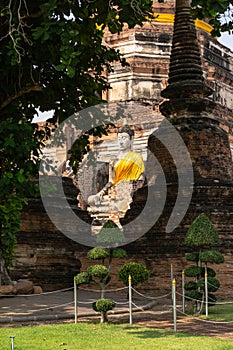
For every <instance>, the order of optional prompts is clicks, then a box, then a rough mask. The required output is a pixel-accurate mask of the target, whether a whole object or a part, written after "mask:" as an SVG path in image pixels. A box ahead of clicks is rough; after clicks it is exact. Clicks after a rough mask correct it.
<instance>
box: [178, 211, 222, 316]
mask: <svg viewBox="0 0 233 350" xmlns="http://www.w3.org/2000/svg"><path fill="white" fill-rule="evenodd" d="M220 242H221V241H220V238H219V236H218V232H217V229H216V227H215V226H214V225H213V224H212V222H211V221H210V220H209V218H208V217H207V216H206V215H204V214H201V215H199V216H198V217H197V218H196V219H195V220H194V221H193V223H192V224H191V226H190V227H189V230H188V232H187V235H186V238H185V243H186V245H188V246H190V247H193V248H194V249H195V250H196V251H195V252H192V253H188V254H187V255H186V259H187V260H188V261H195V262H196V266H190V267H188V268H186V269H185V276H187V277H192V278H193V279H194V281H193V283H194V284H191V283H189V284H188V283H185V294H186V295H192V296H194V295H196V293H199V294H200V295H201V297H200V298H194V299H196V306H195V307H196V311H198V312H201V310H202V306H203V301H204V300H205V298H206V296H205V278H204V277H205V273H206V272H207V276H208V284H207V287H208V299H209V296H210V293H214V292H216V291H217V290H218V288H219V287H220V282H219V281H218V280H217V279H216V278H215V275H216V273H215V271H214V270H213V269H212V268H209V267H208V266H207V264H208V263H210V264H220V263H223V261H224V257H223V255H222V254H221V253H220V252H219V251H218V250H215V249H212V250H211V249H209V248H210V247H214V246H216V245H219V244H220ZM192 286H193V288H192ZM192 292H193V293H192ZM211 295H212V294H211ZM199 300H201V301H202V303H200V302H199ZM214 300H216V297H214V298H212V302H211V305H213V304H214V302H215V301H214Z"/></svg>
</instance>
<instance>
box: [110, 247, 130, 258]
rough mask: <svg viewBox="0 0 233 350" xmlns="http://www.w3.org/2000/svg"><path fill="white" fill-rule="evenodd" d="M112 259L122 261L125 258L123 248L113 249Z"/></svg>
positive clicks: (125, 254)
mask: <svg viewBox="0 0 233 350" xmlns="http://www.w3.org/2000/svg"><path fill="white" fill-rule="evenodd" d="M112 256H113V258H117V259H124V258H126V257H127V253H126V251H125V250H124V249H123V248H115V249H113V252H112Z"/></svg>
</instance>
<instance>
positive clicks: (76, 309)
mask: <svg viewBox="0 0 233 350" xmlns="http://www.w3.org/2000/svg"><path fill="white" fill-rule="evenodd" d="M77 294H78V293H77V284H76V281H75V277H74V323H77V319H78V301H77Z"/></svg>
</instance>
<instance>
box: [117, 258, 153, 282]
mask: <svg viewBox="0 0 233 350" xmlns="http://www.w3.org/2000/svg"><path fill="white" fill-rule="evenodd" d="M118 276H119V280H120V281H122V282H123V283H124V284H125V285H128V283H129V282H128V281H129V276H131V278H132V286H136V285H137V284H138V283H142V282H145V281H147V280H148V278H149V276H150V273H149V270H148V269H147V268H146V267H145V266H143V265H142V264H140V263H136V262H129V263H126V264H124V265H123V266H122V267H121V268H120V271H119V274H118Z"/></svg>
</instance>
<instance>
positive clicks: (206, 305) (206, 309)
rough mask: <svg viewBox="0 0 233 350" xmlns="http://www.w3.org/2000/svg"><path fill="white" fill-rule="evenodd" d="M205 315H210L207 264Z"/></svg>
mask: <svg viewBox="0 0 233 350" xmlns="http://www.w3.org/2000/svg"><path fill="white" fill-rule="evenodd" d="M205 315H206V317H208V274H207V266H205Z"/></svg>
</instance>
